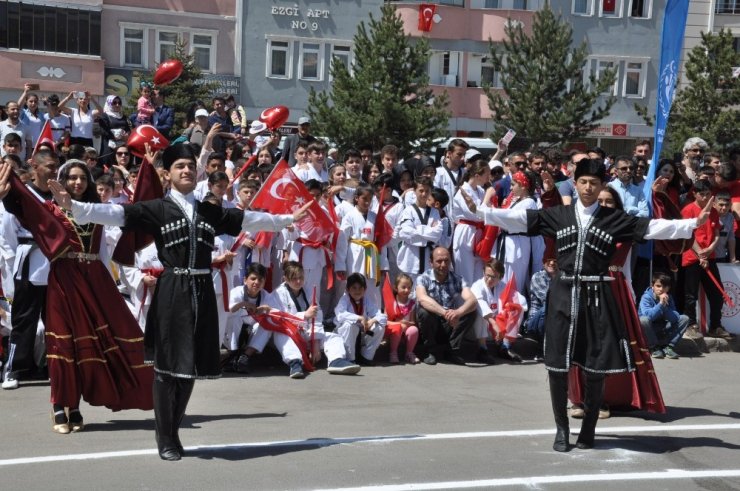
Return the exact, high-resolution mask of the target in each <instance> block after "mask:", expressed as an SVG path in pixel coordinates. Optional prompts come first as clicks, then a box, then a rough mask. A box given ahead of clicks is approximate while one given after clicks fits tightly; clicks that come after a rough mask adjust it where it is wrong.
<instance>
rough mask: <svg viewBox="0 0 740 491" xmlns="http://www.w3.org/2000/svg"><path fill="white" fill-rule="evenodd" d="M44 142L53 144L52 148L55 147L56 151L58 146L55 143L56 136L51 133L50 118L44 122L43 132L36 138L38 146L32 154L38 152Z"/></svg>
mask: <svg viewBox="0 0 740 491" xmlns="http://www.w3.org/2000/svg"><path fill="white" fill-rule="evenodd" d="M42 143H49V144H51V148H52V149H54V151H55V152H56V150H57V146H56V144H55V143H54V136H53V135H52V133H51V125H50V124H49V120H48V119H47V120H46V122H45V123H44V127H43V128H41V134H40V135H39V139H38V140H36V146H35V147H33V154H31V155H35V154H36V152H37V151H38V149H39V147H40V146H41V144H42Z"/></svg>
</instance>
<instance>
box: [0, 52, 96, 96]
mask: <svg viewBox="0 0 740 491" xmlns="http://www.w3.org/2000/svg"><path fill="white" fill-rule="evenodd" d="M24 61H27V62H32V63H40V64H44V65H46V64H48V66H49V67H60V66H61V67H65V66H79V67H80V68H81V69H82V80H81V82H76V83H72V82H61V81H58V80H54V79H53V78H50V77H42V76H40V75H38V76H36V75H34V76H33V77H23V78H22V77H21V63H22V62H24ZM103 70H104V64H103V60H100V59H98V60H88V59H84V58H76V57H73V56H69V57H66V56H44V55H36V54H28V53H19V52H9V51H6V52H4V53H3V69H2V70H0V87H8V88H11V87H17V88H18V90H19V93H20V91H21V90H22V89H23V84H24V83H26V82H29V83H37V84H39V85H40V90H39V92H44V93H46V92H56V93H58V94H68V93H69V92H70V91H73V90H89V91H90V92H91V93H93V94H102V93H103V79H104V73H103Z"/></svg>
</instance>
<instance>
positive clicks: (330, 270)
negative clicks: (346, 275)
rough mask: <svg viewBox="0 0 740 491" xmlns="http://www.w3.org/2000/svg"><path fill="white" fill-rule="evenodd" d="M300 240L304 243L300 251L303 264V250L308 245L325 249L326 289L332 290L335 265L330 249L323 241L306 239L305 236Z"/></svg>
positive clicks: (299, 239)
mask: <svg viewBox="0 0 740 491" xmlns="http://www.w3.org/2000/svg"><path fill="white" fill-rule="evenodd" d="M298 242H299V243H300V244H301V245H303V247H301V250H300V252H298V262H299V263H301V264H303V250H304V249H305V248H306V247H310V248H311V249H322V250H323V251H324V260H325V262H326V289H327V290H330V289H331V287H333V286H334V266H333V263H332V260H331V257H330V256H329V249H327V247H326V246H325V245H324V243H323V242H318V241H313V240H308V239H304V238H303V237H299V238H298Z"/></svg>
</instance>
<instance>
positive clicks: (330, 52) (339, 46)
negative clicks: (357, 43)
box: [329, 43, 353, 80]
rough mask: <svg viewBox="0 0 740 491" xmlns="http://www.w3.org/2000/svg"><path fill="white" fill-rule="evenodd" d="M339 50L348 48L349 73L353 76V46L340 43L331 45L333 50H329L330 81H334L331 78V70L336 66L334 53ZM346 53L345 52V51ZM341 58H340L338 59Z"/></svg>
mask: <svg viewBox="0 0 740 491" xmlns="http://www.w3.org/2000/svg"><path fill="white" fill-rule="evenodd" d="M337 48H347V51H346V53H347V71H348V72H349V74H350V75H352V58H353V56H352V55H353V52H352V45H349V44H339V43H331V49H330V50H329V80H333V77H332V76H331V68H332V66H333V65H334V53H336V51H337ZM343 52H344V51H343ZM337 58H339V57H337Z"/></svg>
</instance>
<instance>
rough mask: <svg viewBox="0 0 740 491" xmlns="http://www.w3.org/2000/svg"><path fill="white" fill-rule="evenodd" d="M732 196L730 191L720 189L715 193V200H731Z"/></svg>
mask: <svg viewBox="0 0 740 491" xmlns="http://www.w3.org/2000/svg"><path fill="white" fill-rule="evenodd" d="M731 199H732V197H731V196H730V192H729V191H720V192H718V193H717V194H715V195H714V202H715V203H716V202H718V201H719V200H722V201H730V200H731Z"/></svg>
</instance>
